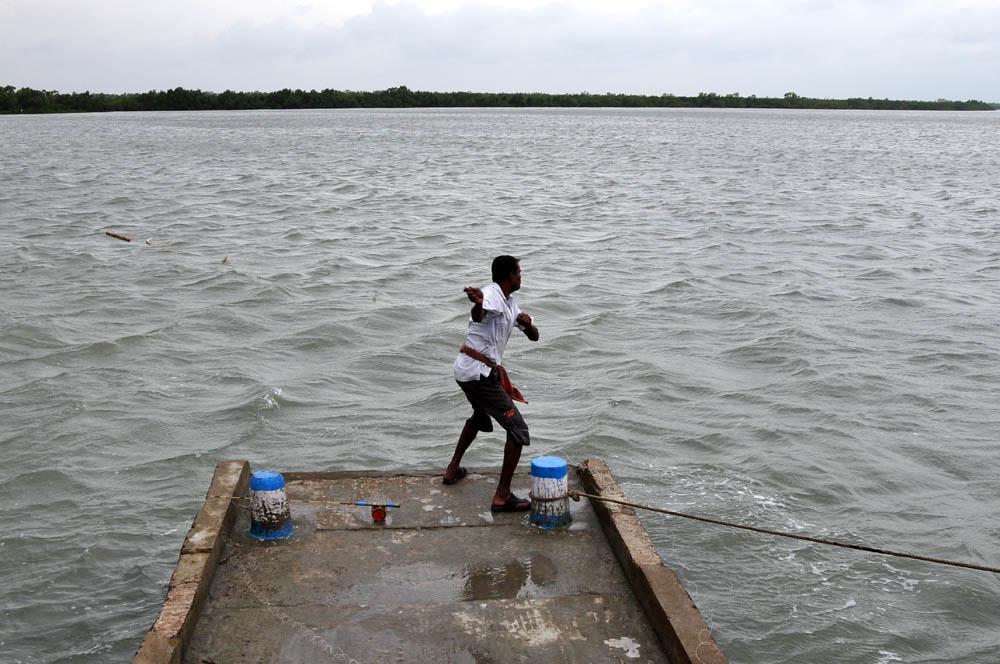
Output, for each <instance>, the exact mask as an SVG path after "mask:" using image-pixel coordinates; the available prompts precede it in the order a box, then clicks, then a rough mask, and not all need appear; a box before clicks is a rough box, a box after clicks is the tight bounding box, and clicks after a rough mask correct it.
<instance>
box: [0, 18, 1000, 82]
mask: <svg viewBox="0 0 1000 664" xmlns="http://www.w3.org/2000/svg"><path fill="white" fill-rule="evenodd" d="M2 6H3V7H4V8H5V11H6V14H5V15H2V16H0V19H2V20H3V21H4V25H9V26H10V27H9V28H4V32H5V33H7V34H5V39H4V40H3V41H4V44H3V45H2V46H0V82H6V81H9V82H11V83H13V84H15V85H31V86H33V87H46V88H55V89H61V90H72V89H76V90H82V89H85V88H89V89H91V90H106V91H112V92H113V91H124V90H144V89H149V88H165V87H173V86H176V85H182V86H184V87H201V88H205V89H215V90H222V89H225V88H232V89H276V88H281V87H302V88H325V87H333V88H352V89H376V88H384V87H388V86H392V85H400V84H405V85H408V86H409V87H411V88H415V89H431V90H459V89H462V90H484V91H496V90H509V91H513V90H525V91H528V90H540V91H551V92H578V91H581V90H589V91H591V92H606V91H614V92H636V93H651V94H659V93H661V92H667V91H669V92H674V93H677V94H696V93H697V92H699V91H716V92H720V93H728V92H735V91H739V92H741V93H742V94H753V93H756V94H758V95H780V94H782V93H784V92H786V91H788V90H795V91H797V92H799V93H800V94H806V95H810V96H832V97H844V96H854V95H857V96H877V97H883V96H889V97H907V98H936V97H951V98H968V97H977V98H986V99H997V98H1000V84H998V83H1000V82H998V75H997V74H996V73H994V71H993V69H994V68H993V66H992V63H993V62H995V61H996V59H997V57H998V56H1000V44H998V42H1000V39H998V38H997V37H996V36H995V30H994V26H997V25H1000V7H998V6H997V5H996V4H995V3H992V2H980V3H974V2H965V3H959V4H957V5H951V4H945V3H937V2H929V1H927V0H888V1H883V2H862V1H861V0H841V1H839V2H830V1H827V0H747V1H746V2H742V3H731V2H723V1H722V0H703V1H701V2H684V1H679V0H678V1H675V2H657V3H648V2H641V1H631V0H627V1H626V0H619V1H618V2H617V3H614V4H611V3H607V2H573V3H571V4H570V3H565V4H539V3H536V2H529V1H525V0H494V1H492V2H485V1H484V2H469V1H462V0H424V1H423V2H384V1H379V2H368V1H363V0H354V1H351V2H338V3H330V2H320V1H318V0H315V1H314V0H300V2H298V4H296V5H293V6H292V7H291V8H290V9H287V8H286V6H285V5H282V4H279V3H260V2H257V3H254V2H249V1H244V2H235V1H233V0H215V1H208V2H195V1H193V0H180V1H177V0H174V1H172V2H169V3H164V4H160V5H156V6H155V7H154V6H152V5H151V6H150V7H141V8H136V6H135V5H134V4H129V3H119V2H118V1H117V0H106V1H105V2H103V3H99V4H98V3H91V2H86V1H83V0H79V1H77V2H64V1H63V0H53V1H51V2H46V3H44V4H31V3H28V2H24V1H23V0H7V4H6V5H2ZM12 7H13V10H12V9H11V8H12Z"/></svg>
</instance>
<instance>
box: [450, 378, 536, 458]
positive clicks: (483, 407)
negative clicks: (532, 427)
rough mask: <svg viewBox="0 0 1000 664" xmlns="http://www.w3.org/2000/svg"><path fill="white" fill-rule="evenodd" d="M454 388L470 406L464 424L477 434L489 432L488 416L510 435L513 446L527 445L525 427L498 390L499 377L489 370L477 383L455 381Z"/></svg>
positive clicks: (507, 395)
mask: <svg viewBox="0 0 1000 664" xmlns="http://www.w3.org/2000/svg"><path fill="white" fill-rule="evenodd" d="M458 386H459V387H461V388H462V391H463V392H465V398H466V399H468V400H469V403H470V404H472V417H470V418H469V419H468V420H466V423H467V424H471V425H472V426H474V427H476V430H477V431H485V432H490V431H493V422H492V421H490V418H491V417H492V418H493V419H494V420H496V421H497V424H499V425H500V426H502V427H503V428H504V429H505V430H506V431H507V433H508V434H510V436H511V438H512V439H513V440H514V442H515V443H518V444H519V445H530V444H531V438H530V437H529V436H528V425H527V424H525V422H524V418H523V417H521V413H520V411H518V410H517V406H515V405H514V402H513V401H512V400H511V398H510V395H509V394H507V393H506V392H504V391H503V388H502V387H500V376H498V375H497V372H496V371H491V372H490V375H489V376H486V377H481V378H480V379H479V380H470V381H465V382H462V381H458Z"/></svg>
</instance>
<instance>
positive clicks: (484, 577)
mask: <svg viewBox="0 0 1000 664" xmlns="http://www.w3.org/2000/svg"><path fill="white" fill-rule="evenodd" d="M465 574H466V577H465V586H464V588H463V589H462V599H465V600H484V599H516V598H519V597H520V598H525V597H536V596H539V595H541V594H542V592H541V589H542V588H544V587H545V586H551V585H554V584H555V582H556V578H557V577H558V575H559V569H558V567H557V566H556V563H555V562H554V561H553V560H552V559H551V558H549V557H548V556H543V555H533V556H530V557H526V558H519V559H516V560H511V561H510V562H508V563H505V564H503V565H490V566H484V567H473V568H467V569H466V572H465Z"/></svg>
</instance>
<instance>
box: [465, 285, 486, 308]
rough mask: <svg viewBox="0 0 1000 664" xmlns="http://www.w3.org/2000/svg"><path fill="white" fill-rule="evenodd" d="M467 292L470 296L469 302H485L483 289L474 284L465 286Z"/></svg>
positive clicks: (479, 303) (480, 303)
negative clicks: (473, 285) (475, 286)
mask: <svg viewBox="0 0 1000 664" xmlns="http://www.w3.org/2000/svg"><path fill="white" fill-rule="evenodd" d="M465 294H466V295H468V296H469V302H472V303H473V304H478V305H482V304H483V291H481V290H480V289H478V288H474V287H472V286H466V287H465Z"/></svg>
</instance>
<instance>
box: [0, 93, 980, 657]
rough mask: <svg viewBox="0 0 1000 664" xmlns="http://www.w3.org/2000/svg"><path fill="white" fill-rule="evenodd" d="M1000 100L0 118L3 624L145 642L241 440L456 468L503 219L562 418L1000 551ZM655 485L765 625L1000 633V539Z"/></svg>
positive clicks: (781, 495)
mask: <svg viewBox="0 0 1000 664" xmlns="http://www.w3.org/2000/svg"><path fill="white" fill-rule="evenodd" d="M998 121H1000V115H997V114H995V113H993V114H991V113H967V114H957V113H893V112H884V113H882V112H807V111H710V110H522V111H499V110H406V111H315V112H314V111H294V112H246V113H221V112H220V113H184V114H175V113H161V114H119V115H73V116H45V117H2V116H0V139H2V145H3V149H2V151H0V180H2V185H0V240H2V242H0V415H2V423H3V426H2V430H0V450H2V453H3V458H4V461H5V463H4V464H3V465H2V467H0V514H2V522H3V524H4V528H3V533H2V536H0V578H2V579H3V583H2V584H0V653H4V654H3V656H2V659H3V660H4V661H11V662H109V661H125V660H127V659H128V658H129V657H130V656H131V654H132V653H133V652H134V650H135V648H136V646H137V644H138V643H139V641H140V639H141V637H142V635H143V633H144V632H145V631H146V630H147V629H148V628H149V626H150V625H151V623H152V621H153V619H154V617H155V615H156V613H157V610H158V607H159V605H160V602H161V601H162V598H163V594H164V587H165V583H166V581H167V579H168V577H169V574H170V571H171V570H172V567H173V565H174V563H175V561H176V558H177V552H178V550H179V546H180V543H181V541H182V539H183V537H184V534H185V532H186V530H187V528H188V526H189V525H190V522H191V519H192V517H193V515H194V513H195V511H196V510H197V508H198V506H199V505H200V502H201V499H202V497H203V496H204V493H205V490H206V489H207V486H208V481H209V478H210V477H211V474H212V470H213V467H214V465H215V464H216V462H218V461H219V460H222V459H249V460H250V461H251V462H252V463H253V464H254V465H255V466H256V467H267V468H277V469H287V470H294V469H310V470H318V469H330V470H333V469H366V468H374V469H396V468H404V469H410V468H413V469H415V468H435V467H441V468H443V466H444V464H445V463H446V462H447V460H448V458H449V457H450V455H451V451H452V449H453V445H454V442H455V440H456V438H457V436H458V432H459V429H460V427H461V424H462V421H463V420H464V418H465V417H466V416H467V406H466V405H465V402H464V399H463V397H462V395H461V393H460V391H459V390H458V389H457V387H456V386H455V384H454V382H453V381H452V379H451V376H450V371H451V362H452V360H453V358H454V356H455V352H456V350H457V348H458V345H459V344H460V343H461V341H462V338H463V331H464V320H465V318H466V316H467V314H468V308H469V304H468V302H467V300H465V299H464V295H463V293H462V288H463V287H464V286H467V285H481V284H482V283H483V282H485V281H486V280H487V278H488V266H489V260H490V258H491V257H492V256H493V255H494V254H497V253H513V254H515V255H519V256H521V257H522V258H523V263H522V267H523V272H524V287H523V289H522V291H521V293H520V302H521V306H522V307H523V308H524V309H525V310H526V311H528V312H529V313H531V314H532V315H533V316H534V317H535V319H536V322H537V324H538V326H539V328H540V330H541V333H542V338H541V341H540V342H539V343H537V344H531V343H529V342H527V341H526V340H525V339H523V338H518V339H514V340H512V343H511V346H510V347H509V350H508V356H507V361H506V362H505V364H507V365H508V367H509V368H510V370H511V372H512V376H513V378H514V380H515V382H517V383H518V385H519V386H520V387H522V389H523V390H524V392H525V394H526V396H527V397H528V399H529V401H530V402H531V404H530V405H529V406H527V407H525V408H524V412H525V414H526V419H527V421H528V423H529V425H530V426H531V428H532V446H531V448H530V451H531V454H533V455H534V454H546V453H551V454H559V455H562V456H565V457H567V458H569V459H571V460H573V461H580V460H582V459H584V458H587V457H600V458H604V459H606V460H608V461H609V463H610V464H611V466H612V468H613V469H614V471H615V473H616V475H617V476H618V478H619V479H620V481H621V482H622V484H623V485H624V489H625V491H626V493H627V494H628V495H629V496H630V497H632V498H633V499H636V500H639V501H643V502H648V503H653V504H656V505H659V506H663V507H667V508H672V509H676V510H684V511H689V512H694V513H698V514H703V515H708V516H716V517H720V518H727V519H735V520H739V521H743V522H747V523H751V524H755V525H761V526H765V527H772V528H780V529H791V530H799V531H801V532H803V533H806V534H812V535H819V536H826V537H832V538H838V539H842V540H847V541H851V542H857V543H865V544H870V545H876V546H880V545H881V546H890V547H892V548H896V549H902V550H908V551H913V552H916V553H922V554H925V555H931V556H938V557H946V558H956V559H962V560H969V561H974V562H980V563H986V564H992V565H997V564H998V563H1000V527H998V526H997V519H996V514H997V512H998V511H1000V497H998V496H1000V473H998V472H997V464H996V454H995V451H994V450H995V448H996V445H997V432H998V424H1000V407H998V402H1000V379H998V377H997V375H996V368H997V366H998V365H1000V332H998V323H1000V295H998V293H1000V211H998V206H1000V204H998V202H997V196H996V185H997V173H1000V138H998V136H1000V133H998V131H997V129H998V127H997V123H998ZM105 230H113V231H116V232H119V233H124V234H126V235H129V236H132V237H133V238H135V240H136V242H133V243H132V244H126V243H124V242H120V241H118V240H114V239H112V238H109V237H107V236H105V235H104V231H105ZM147 240H149V243H148V244H147V242H146V241H147ZM500 451H501V438H500V436H499V435H498V434H493V435H492V436H487V437H484V438H482V439H481V440H480V441H477V443H476V444H475V445H474V446H473V448H472V450H471V451H470V453H469V456H468V457H467V459H468V462H469V464H470V465H494V466H495V465H497V464H498V463H499V461H500ZM526 480H527V478H526V477H525V478H524V481H523V482H522V484H524V485H525V486H527V481H526ZM643 518H644V522H645V524H646V526H647V528H648V530H649V531H650V534H651V536H652V537H653V540H654V542H655V543H656V545H657V547H658V549H659V551H660V553H661V555H662V556H663V558H664V559H665V560H666V561H667V563H668V564H669V565H670V566H671V567H673V568H674V569H675V570H677V571H678V573H679V574H680V575H681V576H682V577H683V579H684V582H685V584H686V585H687V587H688V589H689V590H690V592H691V593H692V595H693V597H694V600H695V602H696V603H697V604H698V606H699V607H700V608H701V610H702V612H703V613H704V615H705V616H706V619H707V620H708V621H709V623H710V624H711V626H712V628H713V630H714V633H715V636H716V638H717V639H718V641H719V642H720V644H721V645H722V647H723V649H724V650H725V651H726V653H727V654H728V655H729V656H730V658H731V659H732V661H734V662H760V663H772V662H820V661H822V662H835V661H842V662H896V661H902V662H930V661H949V662H984V663H992V662H995V661H998V660H1000V630H998V629H997V624H998V622H1000V578H998V577H996V576H994V575H990V574H985V573H979V572H972V571H963V570H957V569H951V568H946V567H939V566H934V565H928V564H923V563H916V562H910V561H904V560H896V559H891V558H885V557H878V556H873V555H868V554H863V553H859V552H852V551H845V550H838V549H830V548H826V547H820V546H813V545H807V544H805V543H802V542H795V541H790V540H778V539H774V538H771V537H766V536H761V535H755V534H750V533H743V532H740V531H731V530H728V529H723V528H719V527H715V526H710V525H706V524H699V523H695V522H684V521H678V520H676V519H671V518H670V517H666V516H661V515H647V516H644V517H643Z"/></svg>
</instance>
